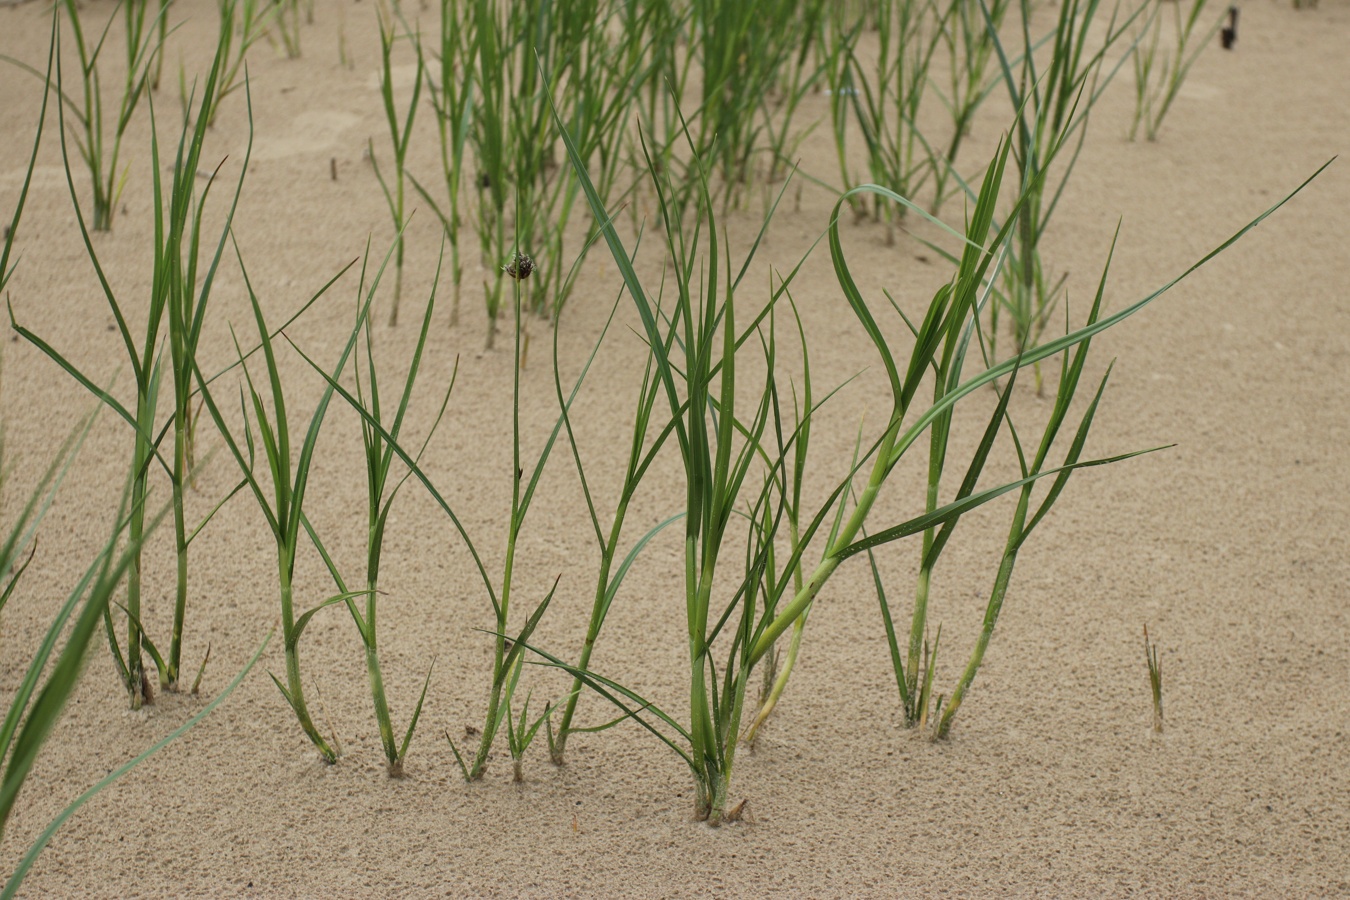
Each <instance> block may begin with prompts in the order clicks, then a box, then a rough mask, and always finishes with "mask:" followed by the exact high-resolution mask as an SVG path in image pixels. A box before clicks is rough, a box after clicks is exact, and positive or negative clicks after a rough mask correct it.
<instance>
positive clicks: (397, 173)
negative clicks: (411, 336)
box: [368, 11, 426, 327]
mask: <svg viewBox="0 0 1350 900" xmlns="http://www.w3.org/2000/svg"><path fill="white" fill-rule="evenodd" d="M379 19H380V99H381V100H382V101H383V103H384V117H385V121H386V122H387V123H388V125H389V139H390V142H391V143H392V144H393V149H394V172H393V175H391V176H390V177H389V178H387V179H386V178H385V176H384V174H383V173H382V172H381V171H380V164H379V161H378V160H377V158H376V156H375V143H374V141H371V142H370V143H369V145H368V148H369V151H370V164H371V167H372V168H374V170H375V178H376V179H377V180H378V181H379V183H380V190H381V191H382V192H383V193H384V201H385V204H386V205H387V206H388V207H389V215H390V216H391V217H392V218H393V220H394V232H395V233H396V234H397V235H398V237H397V238H396V239H395V240H396V242H397V244H396V246H397V249H396V251H395V256H394V299H393V303H392V304H391V305H390V307H389V324H390V326H391V327H392V326H394V325H397V324H398V301H399V298H400V297H401V296H402V294H403V247H404V237H403V232H404V229H405V226H406V225H407V223H408V215H407V212H406V210H405V207H404V187H405V182H406V172H405V169H404V167H405V165H406V163H407V160H408V144H409V142H410V141H411V140H412V128H413V122H414V121H415V120H416V118H417V103H418V100H419V99H420V98H421V96H422V76H423V75H424V74H425V71H426V70H425V68H424V61H423V58H422V54H421V53H420V52H419V53H418V54H417V75H416V77H415V78H414V79H413V91H412V99H411V100H409V101H408V111H407V113H406V115H404V116H402V121H400V115H399V110H398V107H397V106H396V105H395V102H394V72H393V65H392V62H391V59H392V55H393V51H394V39H395V37H396V35H395V34H394V25H393V23H392V22H390V23H388V24H386V22H385V16H384V13H383V11H381V12H380V16H379ZM410 40H412V41H413V44H414V46H420V40H419V39H418V38H416V37H413V38H410Z"/></svg>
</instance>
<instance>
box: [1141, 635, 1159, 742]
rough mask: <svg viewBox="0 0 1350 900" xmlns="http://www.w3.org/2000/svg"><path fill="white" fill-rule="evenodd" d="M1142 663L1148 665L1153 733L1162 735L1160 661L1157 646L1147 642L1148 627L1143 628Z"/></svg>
mask: <svg viewBox="0 0 1350 900" xmlns="http://www.w3.org/2000/svg"><path fill="white" fill-rule="evenodd" d="M1144 661H1145V662H1146V663H1148V686H1149V691H1150V693H1152V695H1153V731H1154V733H1155V734H1162V730H1163V701H1162V660H1160V659H1159V658H1158V645H1157V644H1156V643H1154V642H1153V641H1150V640H1149V637H1148V626H1147V625H1145V626H1144Z"/></svg>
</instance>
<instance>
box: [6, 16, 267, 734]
mask: <svg viewBox="0 0 1350 900" xmlns="http://www.w3.org/2000/svg"><path fill="white" fill-rule="evenodd" d="M224 48H225V44H224V42H223V41H222V42H221V43H220V44H218V46H217V52H216V55H215V58H214V60H213V62H212V66H211V70H210V72H209V74H208V76H207V79H206V83H205V85H204V87H203V89H202V95H201V100H200V104H199V112H198V116H197V121H196V123H195V125H194V126H191V127H190V126H189V123H188V120H187V118H186V117H184V121H183V124H182V128H181V130H180V135H179V142H178V149H177V153H176V156H175V157H174V160H173V165H172V172H173V181H172V183H171V186H170V188H169V191H168V193H167V195H166V193H165V190H164V184H163V176H162V174H161V166H160V154H159V138H158V133H157V131H156V130H155V129H154V124H155V117H154V104H153V101H151V103H150V117H151V124H152V133H151V145H150V159H151V167H152V179H153V184H154V198H155V246H154V267H153V270H152V279H151V289H150V302H149V304H148V306H147V310H146V320H145V324H144V326H143V329H142V330H141V335H140V337H139V346H138V339H137V337H136V336H135V335H133V333H132V329H131V326H130V325H129V324H128V321H127V318H126V315H125V314H124V307H125V303H124V302H122V301H121V300H119V299H118V297H117V294H116V292H115V291H114V290H113V287H112V285H111V284H110V282H109V281H108V279H107V277H106V275H105V274H104V271H103V266H102V264H101V262H100V261H99V257H98V253H97V251H96V250H95V249H94V244H93V241H92V239H91V237H90V233H89V229H88V227H87V226H86V221H85V218H84V213H83V211H82V209H81V207H80V203H79V199H78V195H77V191H76V189H75V183H74V177H73V175H72V172H71V166H70V157H69V154H68V150H67V142H66V137H65V129H64V127H63V128H62V130H61V150H62V157H63V160H64V161H65V170H66V182H67V185H68V187H69V191H70V196H71V200H72V202H73V203H74V205H75V214H76V218H77V220H78V222H79V226H80V231H81V235H82V236H83V238H84V243H85V250H86V252H87V253H88V256H89V259H90V262H92V263H93V266H94V271H95V273H96V274H97V276H98V279H99V284H100V286H101V287H102V289H103V294H104V297H105V299H106V301H107V303H108V307H109V309H110V311H111V312H112V314H113V318H114V320H115V321H116V323H117V329H118V333H119V335H120V337H121V339H122V343H123V346H124V348H125V350H126V353H127V357H128V360H129V362H130V363H131V370H132V379H133V381H134V386H135V392H136V396H135V401H134V402H133V403H132V404H130V405H127V404H124V403H123V402H122V401H120V400H118V399H116V398H115V397H114V396H113V395H112V394H111V393H109V392H108V391H106V390H104V389H103V388H101V387H99V386H98V385H97V384H95V383H94V382H93V381H92V380H91V379H90V378H89V377H88V376H87V375H85V374H84V373H82V372H81V371H80V370H79V369H78V368H76V367H75V366H74V364H72V363H71V362H70V361H69V360H68V359H67V358H66V357H65V356H64V355H62V354H61V353H60V352H59V351H58V350H56V349H55V348H53V347H52V346H51V345H49V344H47V343H46V342H45V341H44V340H42V339H41V338H40V337H38V336H37V335H35V334H33V333H32V332H31V331H29V330H28V329H27V328H23V327H21V326H19V325H18V324H17V322H15V321H14V312H13V310H12V309H11V310H10V319H11V322H12V323H13V324H14V328H15V330H16V331H17V332H18V333H19V335H21V336H22V337H24V338H25V339H26V340H28V341H30V342H31V343H32V344H34V346H36V347H37V348H38V349H39V350H41V351H42V352H43V353H45V354H46V355H47V356H48V357H49V358H51V359H52V360H53V361H54V362H56V363H57V365H59V366H60V367H61V368H62V369H64V370H65V371H66V372H67V373H68V374H70V375H71V376H73V377H74V378H75V379H76V380H77V381H79V382H80V384H82V385H83V386H84V387H85V388H86V389H88V390H89V391H90V392H91V393H93V394H94V395H95V396H96V397H97V398H98V399H99V400H100V401H101V402H103V403H104V404H106V405H107V406H108V407H109V408H110V409H112V410H113V411H114V412H115V413H116V414H117V415H118V416H119V417H120V418H121V419H122V420H124V421H125V422H127V424H129V425H130V426H131V427H132V429H133V432H134V440H133V447H132V462H131V467H130V472H129V475H128V477H129V478H130V480H131V483H132V487H131V501H130V516H131V521H130V523H129V540H130V542H131V543H132V544H133V545H135V546H137V547H139V546H140V545H141V543H142V534H141V532H142V529H143V527H144V515H145V498H146V495H147V493H148V491H149V489H150V474H151V472H152V470H153V469H154V468H155V467H156V465H158V467H159V468H162V469H163V470H164V471H165V473H166V474H167V475H168V477H169V482H170V485H171V488H172V492H173V510H174V535H175V544H176V550H177V557H178V567H177V584H176V593H175V603H174V622H173V631H172V636H171V639H170V646H169V654H168V659H167V660H165V658H164V657H163V655H161V653H160V652H159V650H158V649H157V647H156V646H155V644H154V643H153V642H152V641H151V640H150V639H149V638H148V636H147V635H146V633H145V629H144V626H143V623H142V616H143V610H142V606H141V587H142V585H141V559H140V556H139V551H138V553H137V555H136V557H135V558H134V559H133V560H132V564H131V568H130V571H129V572H128V575H127V602H126V605H125V606H124V607H122V609H123V612H124V613H125V614H126V617H127V629H128V631H127V639H126V645H125V652H123V650H122V649H121V648H120V647H119V645H118V642H117V641H116V639H115V638H114V636H113V626H112V618H111V615H110V614H109V615H107V616H105V623H106V626H107V630H108V638H109V643H110V645H111V647H112V649H113V655H114V659H115V660H116V662H117V667H118V671H119V673H120V674H121V677H122V680H123V683H124V685H125V687H126V689H127V692H128V695H129V696H130V698H131V705H132V708H139V707H140V705H141V704H142V703H145V702H150V701H151V700H152V699H153V689H152V687H151V683H150V682H149V681H148V680H147V679H146V677H145V663H144V657H143V654H142V651H144V652H146V653H148V654H149V655H150V656H151V658H152V660H153V661H154V665H155V668H156V669H157V671H158V674H159V683H160V686H161V688H163V689H166V690H176V689H177V686H178V682H179V677H180V668H181V659H182V634H183V621H184V616H185V614H186V606H187V592H188V562H187V559H188V548H189V545H190V544H191V542H192V540H193V539H194V538H195V537H196V536H197V534H199V533H200V531H201V529H202V527H204V526H205V524H206V522H208V521H209V520H210V518H211V516H213V515H214V514H215V511H216V510H218V509H219V508H220V504H218V505H217V506H216V507H215V508H214V509H212V510H211V512H210V513H208V514H207V516H206V517H205V519H204V520H203V521H202V522H201V523H199V524H198V525H197V526H196V527H195V528H192V529H189V527H188V523H187V520H186V513H185V509H184V503H183V498H184V493H185V491H186V490H187V487H188V483H189V480H190V478H191V465H192V462H191V461H192V456H193V453H192V433H193V424H194V421H195V420H194V418H193V416H192V403H193V390H192V379H193V367H194V366H195V360H196V355H197V346H198V342H199V340H200V337H201V331H202V326H203V323H204V321H205V315H206V309H207V305H208V302H209V300H210V296H211V291H212V287H213V285H214V282H215V275H216V271H217V268H218V266H219V263H220V258H221V255H222V253H223V251H224V247H225V241H226V236H227V235H228V234H229V229H230V223H231V222H232V220H233V216H234V210H235V208H236V206H237V204H238V201H239V195H240V192H241V190H242V187H243V177H244V172H245V171H246V170H247V167H248V153H247V152H246V153H245V159H244V165H243V166H242V167H241V169H240V176H239V178H240V181H239V183H238V185H237V186H236V188H235V192H234V196H233V199H232V201H231V203H230V207H229V212H228V214H227V216H226V218H225V222H224V224H223V225H222V226H221V230H220V235H219V238H218V239H217V241H216V246H215V251H214V254H213V256H212V257H211V259H210V262H209V264H208V265H207V267H206V269H205V271H203V272H200V273H199V268H198V267H199V259H200V250H201V241H202V237H203V235H202V216H203V214H204V210H205V204H206V198H207V195H208V193H209V192H210V189H211V186H212V184H213V182H214V177H213V178H212V179H211V180H208V182H207V184H206V186H205V187H204V188H203V189H202V191H201V193H200V196H199V195H198V194H197V191H196V183H197V172H198V170H199V166H200V162H201V156H202V152H203V148H204V146H205V140H206V129H207V118H206V111H207V110H208V109H209V108H210V106H211V104H212V103H213V102H214V101H215V98H216V96H217V92H218V90H219V88H220V76H221V72H222V69H223V66H224V63H225V57H224ZM56 88H57V91H58V94H59V93H60V92H61V74H60V62H59V57H58V62H57V84H56ZM62 110H63V105H58V114H60V115H61V118H62V123H63V125H64V114H63V112H62ZM249 146H250V147H251V146H252V136H251V132H250V143H249ZM95 209H96V215H97V203H96V204H95ZM199 274H200V284H198V281H199ZM166 326H167V335H165V333H164V329H165V328H166ZM165 336H167V338H168V341H167V344H168V350H169V364H170V370H171V372H170V379H171V381H172V383H173V404H174V408H173V416H172V418H171V420H170V421H169V423H168V424H166V425H165V426H164V427H163V428H162V429H161V430H159V431H158V432H156V427H157V426H156V420H157V407H158V402H159V397H160V387H161V383H162V380H163V375H164V365H163V363H164V359H163V354H162V349H161V348H162V345H163V343H164V342H163V340H162V338H163V337H165ZM170 432H171V433H172V435H173V442H174V450H173V457H172V461H169V460H166V459H165V458H164V454H163V452H162V451H161V446H162V443H163V440H164V438H165V437H166V435H167V434H168V433H170ZM228 499H229V498H228V496H227V497H226V498H225V500H228ZM225 500H222V501H221V504H223V503H224V502H225ZM199 677H200V676H199Z"/></svg>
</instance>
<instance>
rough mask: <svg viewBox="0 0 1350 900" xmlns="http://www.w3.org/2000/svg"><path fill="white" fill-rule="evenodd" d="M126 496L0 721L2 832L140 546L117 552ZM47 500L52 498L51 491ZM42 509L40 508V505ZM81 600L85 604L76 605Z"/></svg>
mask: <svg viewBox="0 0 1350 900" xmlns="http://www.w3.org/2000/svg"><path fill="white" fill-rule="evenodd" d="M92 421H93V417H92V416H90V417H89V418H88V419H86V421H85V422H84V423H82V425H81V426H80V427H79V428H77V429H76V431H75V432H74V433H73V434H72V435H71V436H70V437H69V438H68V439H67V440H66V442H65V444H64V445H63V446H62V447H61V449H60V451H59V453H58V455H57V458H56V459H55V460H54V461H53V463H52V467H51V468H49V470H48V472H47V474H46V476H44V478H43V479H42V481H41V482H40V483H39V485H38V487H37V488H36V489H35V490H34V492H33V495H32V498H31V499H30V501H29V504H28V508H27V510H25V515H24V516H22V517H21V518H20V519H19V521H18V522H16V523H15V525H14V527H13V528H12V529H11V532H10V536H9V538H8V540H7V541H6V543H5V547H6V550H7V551H8V552H13V551H14V549H15V548H16V547H17V546H18V542H17V540H16V538H17V537H18V535H20V534H21V533H23V532H24V530H25V525H31V526H33V527H36V525H37V524H38V520H40V518H41V515H40V512H39V514H38V515H37V516H36V518H35V517H33V515H32V513H33V512H34V510H35V509H36V508H37V506H38V503H39V499H40V498H43V497H44V495H46V494H48V491H49V490H51V491H54V490H55V488H56V487H58V486H59V484H60V480H61V477H63V476H64V471H62V470H63V469H64V468H65V467H66V466H68V464H69V462H70V460H71V458H72V457H73V455H74V454H75V452H76V451H77V450H78V448H79V445H80V444H81V443H82V442H83V439H84V437H85V435H87V434H88V432H89V426H90V425H91V424H92ZM58 472H60V475H58V474H57V473H58ZM128 496H129V495H127V494H124V495H123V497H122V502H121V505H120V506H119V508H118V511H117V515H116V517H115V518H114V528H113V531H112V535H111V536H110V538H109V540H108V542H107V543H106V544H105V545H104V547H103V550H102V551H101V552H100V553H99V554H98V556H97V557H96V558H95V559H94V561H93V562H92V563H91V564H90V565H89V567H88V568H87V569H86V570H85V573H84V575H83V576H82V577H81V578H80V580H79V582H78V583H77V584H76V586H75V588H74V589H73V590H72V591H71V593H70V594H69V596H68V597H67V598H66V601H65V603H64V604H63V605H62V606H61V609H60V610H59V611H58V612H57V614H56V616H55V617H53V619H52V623H51V626H50V627H49V628H48V630H47V634H46V636H45V638H44V639H43V641H42V643H41V645H40V646H39V647H38V649H37V651H36V652H35V653H34V656H33V659H32V660H31V661H30V662H29V665H28V670H27V672H26V674H25V676H24V678H23V681H22V682H21V684H20V686H19V689H18V691H17V692H16V693H15V695H14V698H13V699H12V700H11V701H10V704H9V709H8V712H7V714H6V716H5V720H4V723H3V725H0V759H4V760H5V770H4V776H3V778H0V834H3V831H4V824H5V822H6V821H7V820H8V819H9V814H10V812H11V811H12V810H13V808H14V802H15V800H16V799H17V797H18V794H19V789H20V788H21V787H22V786H23V783H24V781H25V780H26V779H27V777H28V774H29V772H30V771H31V770H32V768H33V764H34V762H35V761H36V759H37V754H38V751H39V750H40V749H41V748H42V745H43V744H44V743H45V742H46V740H47V737H48V736H49V735H50V734H51V731H52V728H54V727H55V725H56V722H57V720H58V719H59V718H60V716H61V710H62V709H63V708H64V707H65V703H66V700H67V699H68V698H69V697H70V694H71V692H72V691H74V689H75V684H76V682H78V680H79V677H80V673H81V671H82V670H83V668H84V659H85V656H86V653H87V651H88V648H89V642H90V640H91V639H92V638H93V635H94V632H95V631H96V630H97V629H98V626H99V623H100V622H101V621H102V620H103V618H104V616H105V615H106V611H107V606H108V603H109V601H110V598H111V596H112V594H113V592H114V591H116V589H117V586H118V585H119V584H120V583H121V580H122V577H123V576H124V575H125V574H126V573H127V571H128V570H129V568H130V566H131V565H132V561H133V560H134V559H135V557H136V554H137V553H139V552H140V546H139V545H138V543H137V542H134V541H133V542H130V543H128V545H127V546H126V547H125V548H124V549H123V550H122V552H121V553H118V552H117V545H118V543H119V542H120V540H121V536H122V534H123V532H124V531H125V530H126V529H127V527H128V525H129V524H130V517H129V516H128V508H127V503H128ZM46 502H50V496H49V495H48V496H47V497H46ZM41 512H45V503H44V504H43V506H42V508H41ZM163 516H164V512H160V513H159V515H157V516H152V517H151V519H150V521H149V522H145V520H144V517H141V520H142V522H144V523H145V525H146V529H147V530H146V533H149V531H150V530H153V528H154V526H155V525H156V524H157V523H158V522H159V521H160V519H162V518H163ZM3 562H4V563H5V570H6V571H8V569H9V566H10V565H12V563H13V560H12V559H5V560H3ZM14 577H17V576H14ZM7 590H8V588H7ZM82 598H83V599H84V605H83V608H81V607H80V601H81V599H82ZM77 609H78V610H79V612H78V615H77V614H76V611H77ZM63 634H66V635H67V637H66V645H65V648H64V649H63V650H62V651H61V652H60V653H59V654H57V655H56V657H55V660H54V662H51V665H50V667H49V665H48V663H49V661H52V654H53V653H54V652H55V650H56V644H57V643H58V641H59V640H60V638H61V636H62V635H63ZM44 674H45V675H46V681H45V683H43V685H42V688H41V690H40V691H39V690H38V684H39V682H40V681H41V680H42V678H43V675H44ZM20 720H22V721H23V725H22V727H20V724H19V723H20Z"/></svg>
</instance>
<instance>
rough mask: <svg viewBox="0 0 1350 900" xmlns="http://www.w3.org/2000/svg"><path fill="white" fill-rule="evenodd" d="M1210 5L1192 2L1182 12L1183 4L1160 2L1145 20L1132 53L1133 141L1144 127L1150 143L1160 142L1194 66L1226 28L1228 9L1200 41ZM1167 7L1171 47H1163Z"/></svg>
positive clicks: (1178, 0) (1203, 0) (1206, 0)
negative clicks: (1217, 35)
mask: <svg viewBox="0 0 1350 900" xmlns="http://www.w3.org/2000/svg"><path fill="white" fill-rule="evenodd" d="M1208 4H1209V0H1190V3H1189V5H1188V6H1187V8H1186V9H1185V10H1184V11H1183V10H1182V2H1181V0H1175V2H1168V3H1163V2H1159V3H1156V4H1154V7H1153V11H1152V12H1151V13H1150V14H1149V16H1148V18H1147V19H1145V20H1144V23H1143V25H1142V26H1141V28H1140V31H1141V33H1140V35H1139V36H1138V37H1137V39H1136V40H1135V42H1134V45H1133V46H1132V47H1131V50H1130V61H1131V62H1132V63H1133V64H1134V119H1133V120H1132V121H1131V122H1130V140H1132V141H1133V140H1134V139H1135V138H1137V137H1138V136H1139V129H1140V128H1141V127H1142V128H1143V129H1144V136H1145V137H1146V138H1148V139H1149V140H1150V141H1156V140H1157V139H1158V132H1159V130H1160V129H1161V128H1162V123H1163V119H1165V118H1167V113H1168V111H1170V110H1171V108H1172V103H1173V101H1175V100H1176V99H1177V95H1178V94H1179V93H1180V92H1181V85H1182V84H1183V83H1184V82H1185V81H1186V76H1187V75H1189V74H1190V71H1191V66H1193V65H1195V61H1196V60H1197V59H1199V58H1200V54H1201V53H1203V52H1204V50H1205V48H1206V47H1208V46H1209V44H1210V43H1211V42H1212V41H1213V40H1214V35H1215V34H1217V33H1218V31H1219V29H1220V28H1221V27H1222V26H1223V22H1224V19H1225V18H1227V17H1228V15H1229V11H1228V8H1225V9H1224V10H1223V12H1222V13H1220V14H1219V17H1218V18H1216V19H1215V20H1214V21H1213V23H1211V24H1210V26H1209V28H1208V29H1206V30H1205V31H1204V32H1203V33H1202V34H1200V35H1199V36H1198V37H1197V32H1196V29H1197V26H1199V25H1200V24H1201V18H1202V17H1203V16H1204V14H1205V9H1206V7H1207V6H1208ZM1168 6H1170V7H1171V8H1172V16H1171V20H1172V21H1171V28H1170V36H1171V46H1167V47H1164V46H1163V39H1162V33H1163V27H1164V26H1163V19H1164V18H1165V16H1164V15H1163V9H1164V7H1168Z"/></svg>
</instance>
